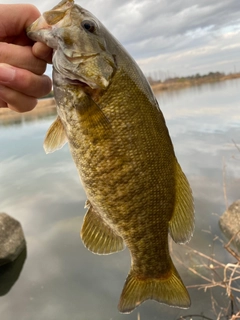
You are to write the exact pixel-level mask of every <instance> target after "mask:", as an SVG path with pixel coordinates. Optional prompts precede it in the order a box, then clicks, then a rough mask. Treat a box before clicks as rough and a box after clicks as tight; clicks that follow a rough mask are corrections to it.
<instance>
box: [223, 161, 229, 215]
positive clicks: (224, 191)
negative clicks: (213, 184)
mask: <svg viewBox="0 0 240 320" xmlns="http://www.w3.org/2000/svg"><path fill="white" fill-rule="evenodd" d="M222 174H223V195H224V200H225V206H226V209H227V208H228V198H227V188H226V163H225V159H224V157H223V170H222Z"/></svg>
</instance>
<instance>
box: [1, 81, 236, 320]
mask: <svg viewBox="0 0 240 320" xmlns="http://www.w3.org/2000/svg"><path fill="white" fill-rule="evenodd" d="M239 92H240V81H239V80H231V81H226V82H222V83H217V84H211V85H202V86H201V87H193V88H187V89H183V90H179V91H174V92H164V93H160V94H158V95H157V98H158V100H159V103H160V106H161V110H162V111H163V113H164V115H165V118H166V122H167V125H168V128H169V131H170V135H171V137H172V140H173V143H174V147H175V151H176V155H177V157H178V160H179V162H180V164H181V166H182V168H183V170H184V172H185V173H186V175H187V177H188V179H189V181H190V184H191V186H192V189H193V193H194V197H195V207H196V230H195V234H194V237H193V239H192V241H191V242H190V244H189V246H190V247H191V248H193V249H196V250H200V251H201V252H203V253H205V254H207V255H212V254H213V255H214V257H215V258H216V259H218V260H220V261H222V262H224V263H227V262H234V259H233V258H232V257H231V256H230V255H229V254H228V253H227V252H226V251H225V250H224V249H223V248H222V243H221V241H220V240H219V238H221V239H224V238H223V236H222V235H221V233H220V230H219V227H218V218H219V215H221V214H222V213H223V212H224V210H225V208H226V201H225V199H224V192H223V189H224V188H223V185H224V184H225V185H226V188H225V189H226V193H227V202H228V203H229V204H231V203H232V202H233V201H235V200H237V199H238V198H239V190H240V162H239V161H240V153H239V151H238V150H237V148H236V147H235V145H234V143H233V141H235V143H237V144H238V145H240V112H239V110H240V108H239V103H240V99H239ZM54 118H55V115H51V114H50V115H49V114H48V115H47V116H46V117H41V118H39V119H36V118H35V119H30V120H29V121H27V118H23V119H22V120H21V121H18V122H16V121H15V123H8V124H7V125H6V123H5V124H4V125H3V123H2V124H1V127H0V161H1V162H0V182H1V189H0V204H1V206H0V211H1V212H6V213H8V214H10V215H12V216H13V217H15V218H16V219H18V220H19V221H20V222H21V224H22V226H23V229H24V232H25V235H26V240H27V259H26V261H25V263H24V265H23V269H22V271H21V274H20V276H19V278H18V280H17V282H16V283H15V285H14V286H13V287H12V288H11V289H10V291H9V292H8V293H7V294H5V295H3V296H1V297H0V315H1V319H3V320H15V319H24V320H32V319H34V320H40V319H41V320H42V319H48V320H56V319H58V320H69V319H71V320H93V319H98V320H100V319H109V320H110V319H112V320H122V319H129V320H133V319H137V318H138V312H139V313H140V317H141V319H148V320H153V319H166V320H167V319H178V318H179V317H180V316H181V315H189V314H201V313H204V315H206V316H209V317H212V318H213V319H214V318H216V316H215V315H214V313H213V311H212V305H211V294H212V295H214V298H215V299H216V301H217V302H218V303H219V305H221V306H223V307H226V306H227V303H228V299H227V297H226V296H225V291H224V290H218V289H216V290H215V289H214V290H212V291H209V290H208V291H207V292H204V291H203V290H197V289H195V288H192V286H194V285H196V284H200V283H205V282H206V281H204V280H202V279H201V278H199V277H198V276H196V275H194V274H193V273H192V272H190V271H189V270H188V269H187V268H185V267H184V266H183V265H180V264H179V262H178V259H181V261H183V262H184V263H185V264H186V265H187V266H188V267H192V268H195V269H196V270H198V271H199V272H201V273H202V274H203V275H206V276H208V277H211V276H212V277H215V276H216V272H218V271H216V272H215V274H213V275H211V273H209V272H208V271H207V270H206V268H204V267H202V266H201V264H203V263H206V261H205V260H204V261H203V260H201V259H200V258H198V256H197V255H195V254H193V253H191V254H189V253H188V249H187V248H186V247H185V246H179V245H173V255H174V261H175V264H176V266H177V268H178V270H179V273H180V274H181V276H182V278H183V281H184V282H185V284H187V285H188V286H190V288H189V293H190V295H191V298H192V307H191V308H190V309H189V310H180V309H175V308H170V307H167V306H164V305H162V304H158V303H156V302H154V301H147V302H146V303H144V304H143V305H142V306H140V307H139V308H138V309H137V310H136V311H134V312H133V313H132V314H130V315H121V314H119V313H118V311H117V303H118V299H119V296H120V293H121V290H122V287H123V284H124V281H125V278H126V276H127V273H128V270H129V267H130V258H129V252H128V251H127V250H125V251H123V252H121V253H118V254H113V255H109V256H98V255H94V254H92V253H91V252H89V251H88V250H87V249H86V248H85V247H84V246H83V244H82V242H81V240H80V238H79V231H80V227H81V224H82V220H83V216H84V214H85V211H86V209H84V203H85V199H86V197H85V193H84V191H83V189H82V187H81V184H80V182H79V178H78V175H77V172H76V169H75V167H74V164H73V161H72V159H71V156H70V154H69V150H68V147H67V146H64V148H63V149H62V150H59V151H58V152H55V153H53V154H50V155H45V153H44V151H43V148H42V143H43V139H44V135H45V132H46V131H47V129H48V128H49V126H50V124H51V123H52V122H53V120H54ZM223 167H224V170H223ZM223 172H224V175H223ZM223 176H224V183H223ZM216 236H217V237H216ZM0 270H1V269H0ZM0 272H1V271H0Z"/></svg>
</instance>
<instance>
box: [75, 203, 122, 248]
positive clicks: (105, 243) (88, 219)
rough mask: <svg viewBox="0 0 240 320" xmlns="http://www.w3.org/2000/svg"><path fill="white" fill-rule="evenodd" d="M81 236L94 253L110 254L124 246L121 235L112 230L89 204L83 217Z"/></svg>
mask: <svg viewBox="0 0 240 320" xmlns="http://www.w3.org/2000/svg"><path fill="white" fill-rule="evenodd" d="M81 238H82V241H83V244H84V245H85V246H86V248H87V249H89V250H90V251H92V252H93V253H96V254H110V253H114V252H118V251H121V250H123V249H124V248H125V245H124V242H123V239H122V237H120V236H119V235H117V234H116V233H115V232H114V230H112V228H111V227H110V226H109V225H108V224H107V223H106V222H105V221H104V220H103V219H102V218H101V216H100V215H99V214H98V213H97V212H96V211H95V210H94V208H93V207H92V205H91V204H90V206H89V209H88V211H87V213H86V215H85V217H84V221H83V226H82V230H81Z"/></svg>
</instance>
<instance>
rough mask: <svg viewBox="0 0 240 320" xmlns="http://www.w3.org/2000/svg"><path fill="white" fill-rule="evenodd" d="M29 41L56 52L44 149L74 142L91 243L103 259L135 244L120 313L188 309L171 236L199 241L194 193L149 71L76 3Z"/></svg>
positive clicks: (50, 17)
mask: <svg viewBox="0 0 240 320" xmlns="http://www.w3.org/2000/svg"><path fill="white" fill-rule="evenodd" d="M123 23H124V22H123ZM27 34H28V36H29V38H31V39H32V40H33V41H39V42H43V43H45V44H46V45H47V46H49V47H51V48H52V49H53V58H52V62H53V86H54V97H55V100H56V104H57V114H58V116H57V119H56V120H55V121H54V123H53V124H52V125H51V127H50V128H49V130H48V132H47V134H46V138H45V141H44V149H45V151H46V153H51V152H54V151H56V150H58V149H61V148H62V147H63V146H64V145H65V144H66V143H68V145H69V148H70V152H71V155H72V158H73V160H74V162H75V164H76V167H77V170H78V173H79V176H80V180H81V182H82V185H83V188H84V190H85V192H86V196H87V201H86V207H87V212H86V215H85V217H84V220H83V225H82V228H81V239H82V241H83V244H84V245H85V247H86V248H87V249H89V250H90V251H91V252H93V253H95V254H101V255H104V254H111V253H114V252H119V251H121V250H123V249H124V248H125V247H127V248H128V249H129V252H130V255H131V268H130V272H129V274H128V276H127V278H126V281H125V284H124V287H123V290H122V293H121V297H120V301H119V304H118V309H119V311H120V312H121V313H130V312H132V311H133V310H134V309H135V308H136V307H137V306H139V305H140V304H141V303H143V302H144V301H146V300H148V299H153V300H156V301H158V302H160V303H164V304H167V305H169V306H173V307H179V308H188V307H189V306H190V304H191V301H190V296H189V293H188V291H187V289H186V287H185V285H184V284H183V281H182V280H181V277H180V275H179V273H178V271H177V270H176V268H175V266H174V264H173V262H172V259H171V256H170V252H169V239H168V238H169V234H170V236H171V237H172V239H173V240H174V241H175V242H176V243H180V244H181V243H186V242H188V241H189V240H190V238H191V237H192V234H193V230H194V203H193V195H192V191H191V188H190V185H189V182H188V180H187V178H186V176H185V174H184V173H183V171H182V169H181V166H180V165H179V163H178V161H177V158H176V155H175V152H174V147H173V144H172V141H171V138H170V135H169V132H168V128H167V126H166V122H165V119H164V116H163V114H162V112H161V110H160V108H159V105H158V102H157V100H156V97H155V96H154V94H153V92H152V89H151V87H150V85H149V83H148V81H147V79H146V78H145V76H144V74H143V72H142V71H141V69H140V68H139V66H138V65H137V63H136V62H135V60H134V59H133V58H132V57H131V56H130V54H129V53H128V52H127V51H126V49H125V48H124V47H123V46H122V45H121V44H120V43H119V41H118V40H117V39H115V37H114V36H113V35H112V34H111V33H110V32H109V31H108V30H107V28H106V27H104V25H103V24H102V23H101V22H100V21H99V20H98V19H97V18H96V17H95V16H94V15H93V14H92V13H90V12H89V11H87V10H86V9H84V8H82V7H81V6H79V5H77V4H75V3H74V1H73V0H63V1H61V2H60V3H59V4H58V5H57V6H55V7H54V8H53V9H52V10H49V11H46V12H44V13H43V15H42V16H40V17H39V19H38V20H36V21H35V22H34V23H33V24H32V25H30V26H29V27H28V28H27Z"/></svg>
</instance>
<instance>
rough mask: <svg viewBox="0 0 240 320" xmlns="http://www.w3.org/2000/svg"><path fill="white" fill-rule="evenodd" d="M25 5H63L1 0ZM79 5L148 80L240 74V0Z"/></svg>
mask: <svg viewBox="0 0 240 320" xmlns="http://www.w3.org/2000/svg"><path fill="white" fill-rule="evenodd" d="M24 2H25V3H26V2H29V3H32V4H34V5H36V6H37V7H38V8H39V10H40V11H41V12H44V11H46V10H49V9H51V7H53V6H55V5H56V4H57V3H58V2H59V1H58V0H57V1H55V0H51V1H50V0H29V1H27V0H25V1H24V0H0V3H24ZM75 2H76V3H78V4H79V5H81V6H82V7H84V8H86V9H88V10H90V11H91V12H92V13H93V14H95V15H96V16H97V18H98V19H99V20H100V21H101V22H102V23H103V24H104V25H105V26H106V27H107V28H108V29H109V30H110V32H111V33H113V34H114V35H115V37H116V38H118V40H119V41H120V42H121V43H122V44H123V45H124V46H125V47H126V49H127V50H128V51H129V52H130V54H131V55H132V56H133V57H134V58H135V59H136V60H137V62H138V64H139V65H140V67H141V68H142V70H143V71H144V73H145V74H146V75H150V74H151V75H152V76H153V77H154V76H155V77H156V76H159V75H160V76H161V77H165V76H169V75H171V76H173V75H178V76H182V75H192V74H196V73H200V74H204V73H208V72H209V71H223V72H234V71H239V72H240V0H171V1H170V0H128V1H127V0H75ZM50 3H51V5H50V6H49V4H50Z"/></svg>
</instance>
